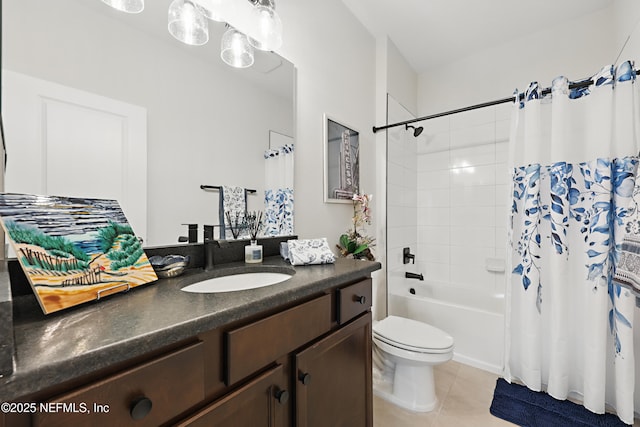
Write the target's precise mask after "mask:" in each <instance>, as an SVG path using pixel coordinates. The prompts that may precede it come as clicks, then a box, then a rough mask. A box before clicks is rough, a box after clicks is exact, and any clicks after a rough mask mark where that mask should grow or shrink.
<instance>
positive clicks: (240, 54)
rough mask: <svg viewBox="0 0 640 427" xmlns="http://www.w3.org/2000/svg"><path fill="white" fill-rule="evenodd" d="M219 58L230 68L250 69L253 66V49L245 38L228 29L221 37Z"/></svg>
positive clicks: (236, 31) (234, 30)
mask: <svg viewBox="0 0 640 427" xmlns="http://www.w3.org/2000/svg"><path fill="white" fill-rule="evenodd" d="M220 57H221V58H222V60H223V61H224V62H225V63H226V64H228V65H230V66H232V67H235V68H246V67H250V66H251V65H253V48H252V47H251V45H250V44H249V40H247V36H245V35H244V34H242V33H241V32H240V31H238V30H236V29H235V28H229V29H228V30H227V31H225V33H224V35H223V36H222V42H221V49H220Z"/></svg>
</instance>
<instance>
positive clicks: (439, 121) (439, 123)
mask: <svg viewBox="0 0 640 427" xmlns="http://www.w3.org/2000/svg"><path fill="white" fill-rule="evenodd" d="M450 121H451V120H450V117H449V116H443V117H438V118H435V119H431V120H423V121H421V122H418V123H416V126H422V127H423V128H424V133H429V134H431V133H442V132H448V131H449V126H450V124H449V123H450Z"/></svg>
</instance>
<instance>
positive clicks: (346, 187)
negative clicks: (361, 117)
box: [324, 114, 360, 203]
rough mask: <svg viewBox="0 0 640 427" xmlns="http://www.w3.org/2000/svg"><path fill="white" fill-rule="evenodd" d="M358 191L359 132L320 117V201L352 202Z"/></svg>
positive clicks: (330, 119) (327, 118)
mask: <svg viewBox="0 0 640 427" xmlns="http://www.w3.org/2000/svg"><path fill="white" fill-rule="evenodd" d="M359 191H360V132H358V131H357V130H354V129H353V128H352V127H351V126H347V125H345V124H343V123H341V122H338V121H337V120H335V119H334V118H332V117H330V116H328V115H326V114H325V115H324V201H325V203H352V197H353V195H354V194H355V193H359Z"/></svg>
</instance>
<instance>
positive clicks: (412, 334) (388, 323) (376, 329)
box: [373, 316, 453, 350]
mask: <svg viewBox="0 0 640 427" xmlns="http://www.w3.org/2000/svg"><path fill="white" fill-rule="evenodd" d="M373 333H374V334H375V335H377V336H378V337H380V338H382V339H383V340H384V341H387V342H388V343H389V344H394V343H395V345H396V346H399V347H413V348H416V349H426V350H428V349H434V350H445V349H449V348H451V347H452V346H453V337H452V336H451V335H449V334H447V333H446V332H444V331H442V330H440V329H438V328H436V327H434V326H431V325H428V324H426V323H423V322H418V321H417V320H412V319H406V318H404V317H398V316H388V317H387V318H385V319H383V320H381V321H379V322H377V323H376V324H375V325H373Z"/></svg>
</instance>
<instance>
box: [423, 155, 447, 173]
mask: <svg viewBox="0 0 640 427" xmlns="http://www.w3.org/2000/svg"><path fill="white" fill-rule="evenodd" d="M449 157H450V155H449V150H447V151H441V152H436V153H427V154H419V155H418V158H417V163H418V164H417V170H418V172H432V171H437V170H443V169H448V168H449Z"/></svg>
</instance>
